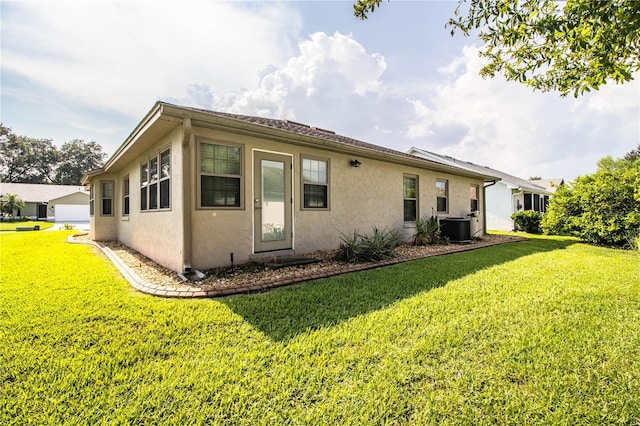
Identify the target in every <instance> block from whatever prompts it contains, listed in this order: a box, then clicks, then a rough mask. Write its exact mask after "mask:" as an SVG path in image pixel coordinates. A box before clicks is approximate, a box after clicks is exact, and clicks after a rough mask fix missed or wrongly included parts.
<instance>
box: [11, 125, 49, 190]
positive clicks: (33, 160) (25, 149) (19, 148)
mask: <svg viewBox="0 0 640 426" xmlns="http://www.w3.org/2000/svg"><path fill="white" fill-rule="evenodd" d="M57 160H58V157H57V151H56V147H55V146H54V145H53V142H52V141H51V139H33V138H29V137H26V136H17V135H15V134H14V133H13V132H12V131H11V129H9V128H7V127H5V126H3V125H2V124H0V180H2V181H3V182H15V183H53V179H52V175H53V167H54V166H55V164H56V162H57Z"/></svg>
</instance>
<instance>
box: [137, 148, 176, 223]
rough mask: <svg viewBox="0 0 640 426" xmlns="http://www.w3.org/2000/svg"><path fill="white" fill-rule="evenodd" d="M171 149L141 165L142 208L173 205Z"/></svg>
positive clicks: (166, 207) (155, 208) (165, 207)
mask: <svg viewBox="0 0 640 426" xmlns="http://www.w3.org/2000/svg"><path fill="white" fill-rule="evenodd" d="M170 197H171V151H170V150H169V149H167V150H164V151H162V152H160V153H158V154H157V155H155V156H153V157H151V158H149V161H148V162H146V163H143V164H141V165H140V210H142V211H145V210H147V211H148V210H158V209H161V210H166V209H169V208H170V207H171V201H170Z"/></svg>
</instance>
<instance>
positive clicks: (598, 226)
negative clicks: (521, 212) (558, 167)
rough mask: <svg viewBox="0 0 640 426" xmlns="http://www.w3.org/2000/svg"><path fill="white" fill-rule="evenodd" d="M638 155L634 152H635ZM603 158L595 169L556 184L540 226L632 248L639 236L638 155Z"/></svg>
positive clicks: (586, 238) (639, 168)
mask: <svg viewBox="0 0 640 426" xmlns="http://www.w3.org/2000/svg"><path fill="white" fill-rule="evenodd" d="M635 152H636V154H637V151H635ZM632 153H634V151H631V153H629V154H627V155H625V157H624V158H621V159H613V158H611V157H605V158H603V159H601V160H600V161H599V162H598V170H597V171H596V173H594V174H591V175H585V176H580V177H578V178H576V179H575V180H574V181H573V182H571V183H570V184H569V185H562V186H560V187H558V189H557V190H556V192H555V194H554V195H553V197H551V203H550V204H549V208H548V210H547V213H546V214H545V215H544V217H543V219H542V227H543V229H544V230H545V232H547V233H555V234H569V235H574V236H577V237H580V238H582V239H583V240H585V241H588V242H590V243H594V244H599V245H606V246H613V247H627V248H631V247H635V248H637V245H638V241H639V239H640V156H636V157H633V156H632V155H630V154H632Z"/></svg>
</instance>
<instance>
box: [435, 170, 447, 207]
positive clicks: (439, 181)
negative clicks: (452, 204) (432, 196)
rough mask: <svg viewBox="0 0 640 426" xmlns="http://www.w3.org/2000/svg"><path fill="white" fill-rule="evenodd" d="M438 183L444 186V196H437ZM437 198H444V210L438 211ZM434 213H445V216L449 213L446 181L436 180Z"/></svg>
mask: <svg viewBox="0 0 640 426" xmlns="http://www.w3.org/2000/svg"><path fill="white" fill-rule="evenodd" d="M440 183H443V184H444V196H441V195H438V192H439V191H440V186H439V184H440ZM439 198H444V203H445V209H444V210H440V208H439V206H438V199H439ZM436 212H437V213H445V214H447V213H449V181H448V180H447V179H436Z"/></svg>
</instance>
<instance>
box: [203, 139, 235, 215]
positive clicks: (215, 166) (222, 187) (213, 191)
mask: <svg viewBox="0 0 640 426" xmlns="http://www.w3.org/2000/svg"><path fill="white" fill-rule="evenodd" d="M241 188H242V149H241V148H240V147H238V146H226V145H216V144H212V143H205V142H201V143H200V206H201V207H218V208H220V207H222V208H225V207H227V208H241V207H242V203H241V195H240V194H241Z"/></svg>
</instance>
